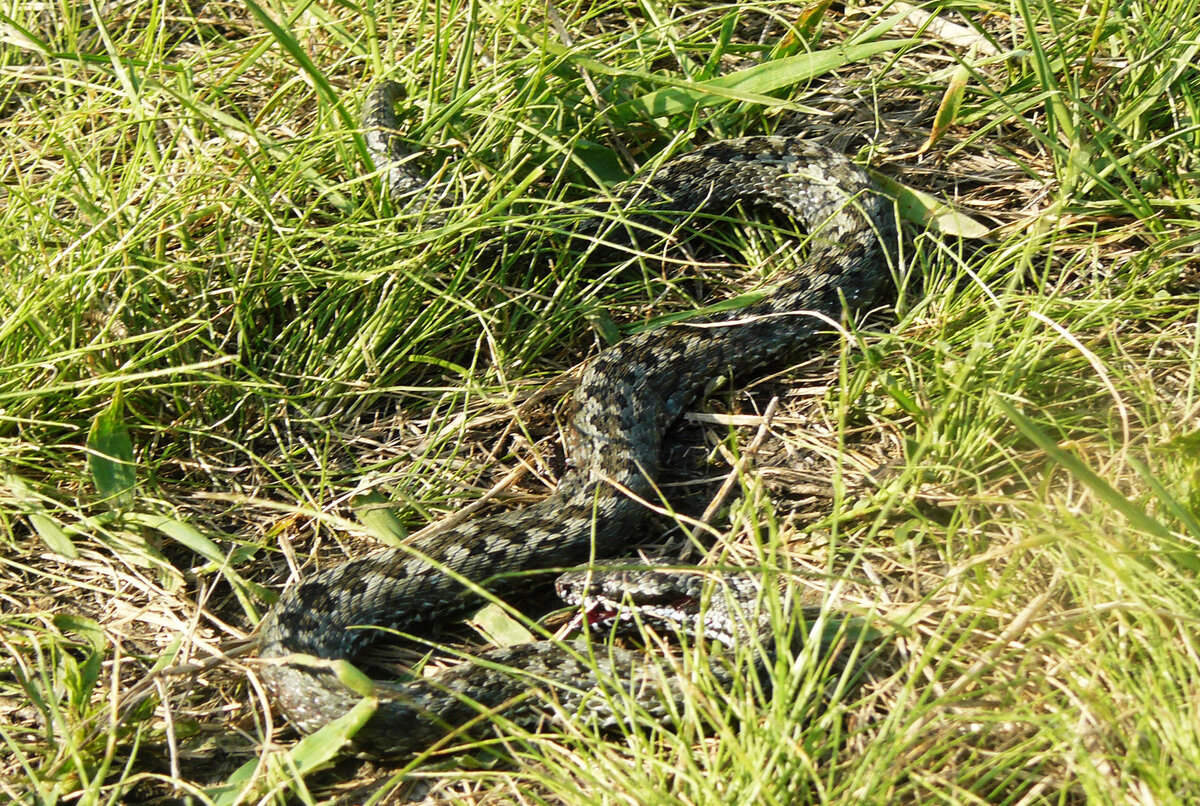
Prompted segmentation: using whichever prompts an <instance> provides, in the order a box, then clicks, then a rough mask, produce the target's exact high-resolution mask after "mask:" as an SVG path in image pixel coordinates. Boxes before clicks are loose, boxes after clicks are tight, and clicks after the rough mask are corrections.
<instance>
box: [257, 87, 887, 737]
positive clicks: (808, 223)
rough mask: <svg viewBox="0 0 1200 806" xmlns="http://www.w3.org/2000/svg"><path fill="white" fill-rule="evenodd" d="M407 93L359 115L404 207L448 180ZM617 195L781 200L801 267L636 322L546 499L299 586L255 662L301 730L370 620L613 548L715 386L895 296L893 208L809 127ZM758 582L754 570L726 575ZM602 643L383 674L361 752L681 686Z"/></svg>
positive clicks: (651, 202)
mask: <svg viewBox="0 0 1200 806" xmlns="http://www.w3.org/2000/svg"><path fill="white" fill-rule="evenodd" d="M400 93H401V91H400V89H399V87H398V85H396V84H394V83H392V82H385V83H383V84H381V85H378V86H377V87H375V88H373V89H372V90H371V92H370V94H369V96H368V98H367V100H366V102H365V104H364V112H363V127H364V130H365V131H366V134H367V144H368V149H369V153H370V154H371V156H372V157H373V159H374V161H375V163H376V168H377V169H379V170H380V172H381V173H382V174H383V175H384V176H385V177H386V181H387V182H388V185H389V188H390V190H391V192H392V194H393V195H394V196H395V197H396V198H397V199H403V200H406V201H407V204H408V205H409V206H410V208H411V206H414V205H425V206H430V205H431V202H430V198H431V195H432V194H433V193H435V192H437V189H436V188H434V187H433V186H431V185H430V184H429V183H428V182H427V181H426V180H425V179H424V178H423V177H421V175H420V174H418V173H416V172H415V171H414V170H413V169H412V168H410V167H409V166H410V165H411V160H409V158H408V155H407V154H406V153H405V152H404V151H403V150H402V149H401V148H400V146H399V143H398V142H397V139H398V138H397V137H396V136H395V130H396V127H397V124H396V116H395V105H396V102H397V101H398V99H399V98H400ZM616 198H617V203H618V206H623V207H632V206H635V205H636V206H637V208H638V210H639V211H645V210H649V211H651V212H652V213H653V214H654V215H655V216H656V217H657V218H658V219H659V220H661V217H662V213H664V212H667V211H674V212H677V213H679V214H680V215H681V216H683V217H686V216H690V215H692V214H696V213H699V214H702V215H717V216H720V215H729V214H731V213H733V212H734V210H735V208H736V207H737V206H738V205H740V206H741V207H742V208H758V209H765V210H767V211H772V210H773V211H775V212H776V213H782V214H783V215H785V216H787V217H789V218H790V219H792V220H794V221H796V222H797V223H798V224H799V225H801V226H802V227H803V228H804V229H806V230H807V231H809V232H810V233H816V235H815V236H814V237H813V238H812V239H811V240H812V245H811V247H810V255H809V257H808V259H807V260H806V261H804V263H803V265H802V266H801V267H799V268H798V269H796V270H795V271H793V272H790V273H788V274H787V275H786V276H783V277H778V278H775V285H774V286H773V287H772V288H771V289H770V290H769V292H768V293H766V294H765V296H763V297H762V298H761V299H760V300H759V301H758V302H755V303H754V304H751V305H749V306H747V307H743V308H740V309H738V310H736V311H733V312H731V313H728V314H722V315H720V316H718V317H716V318H715V319H710V320H709V321H708V322H707V323H705V324H696V323H688V324H675V325H671V326H667V327H662V328H659V329H655V330H650V331H645V332H641V333H638V334H637V335H634V336H632V337H629V338H626V339H624V340H623V341H621V342H619V343H617V344H615V345H614V346H612V347H609V348H608V349H605V350H603V351H602V352H600V353H599V354H598V355H596V356H594V357H593V358H592V359H590V360H589V361H588V363H587V365H586V367H585V368H584V370H583V373H582V376H581V378H580V381H579V386H578V389H577V391H576V393H575V399H574V414H573V417H572V418H571V420H570V424H569V428H568V436H567V440H568V445H567V449H568V451H567V452H568V466H567V469H566V470H565V472H563V474H562V476H561V478H560V479H559V481H558V484H557V487H556V489H555V491H554V492H553V493H552V494H551V495H549V496H548V497H547V498H545V499H544V500H543V501H541V502H540V503H538V504H536V505H534V506H531V507H528V508H525V509H520V510H515V511H506V512H501V513H499V514H496V515H491V516H487V517H482V518H479V519H476V520H474V521H470V522H467V523H465V524H463V525H459V526H455V527H454V528H452V529H450V530H448V531H443V532H440V533H436V534H432V535H430V536H428V537H425V538H423V539H422V540H420V541H418V542H416V543H415V544H413V545H411V546H408V547H405V548H390V549H386V550H381V551H377V552H374V553H371V554H368V555H367V556H364V557H361V558H358V559H353V560H350V561H348V562H345V563H343V564H341V565H338V566H335V567H332V568H329V569H327V570H322V571H320V572H319V573H317V574H315V575H313V576H311V577H309V578H308V579H306V580H304V581H303V582H301V583H300V584H297V585H295V586H293V587H292V588H291V589H290V590H288V591H287V592H286V593H285V594H284V595H283V596H282V597H281V598H280V600H279V601H278V603H277V604H276V605H275V606H274V607H273V608H272V609H271V611H270V612H269V613H268V614H267V616H266V617H265V618H264V620H263V622H262V625H261V628H260V644H259V655H260V657H261V658H262V659H264V661H265V662H264V663H263V665H262V671H261V675H262V678H263V680H264V681H265V683H266V684H267V688H268V691H269V692H270V694H271V696H272V698H273V701H274V703H275V704H276V706H277V707H278V709H279V710H280V711H281V712H282V713H283V714H284V715H285V716H286V717H287V719H288V720H289V721H290V722H291V724H292V725H294V726H295V727H296V728H298V729H299V730H300V731H302V732H306V733H307V732H311V731H314V730H316V729H318V728H320V727H321V726H323V725H325V724H327V723H328V722H329V721H330V720H332V719H335V718H337V717H339V716H341V715H342V714H344V713H346V712H347V711H348V710H349V709H350V708H351V707H352V706H353V705H354V704H355V703H356V702H358V701H359V695H358V694H355V693H354V692H353V691H351V690H349V689H347V688H346V686H345V685H344V684H343V683H342V682H341V681H340V680H339V678H338V677H337V676H336V675H335V674H334V673H333V671H331V668H330V667H331V664H330V663H329V661H330V660H336V659H350V658H353V657H354V656H355V655H357V654H358V653H359V652H360V651H361V650H362V649H363V648H364V647H365V646H366V645H368V644H369V643H370V642H371V641H372V640H374V638H375V636H376V635H378V634H379V631H378V630H372V629H369V628H371V627H383V628H392V629H397V630H401V631H404V632H418V631H420V630H427V629H429V628H430V627H432V626H434V625H436V624H438V623H442V622H444V621H445V620H447V619H450V618H452V617H454V616H455V615H459V614H462V613H463V612H464V611H466V610H468V609H470V608H471V607H473V606H475V607H477V606H479V604H480V603H481V600H480V598H479V596H478V595H477V594H476V593H472V592H471V591H470V590H468V588H467V587H466V586H464V585H463V584H462V581H461V580H462V579H467V580H472V581H473V582H475V583H477V584H478V585H481V586H483V587H484V588H485V589H487V590H488V591H490V592H492V593H494V594H496V595H497V596H500V597H504V596H508V595H511V594H514V593H519V592H523V591H524V590H526V589H528V588H529V587H530V577H529V575H528V573H527V572H530V571H534V570H537V569H544V568H548V567H564V566H573V565H582V564H586V563H588V562H589V561H590V560H592V559H594V558H597V557H611V556H613V555H614V554H616V553H618V552H619V551H620V550H621V548H622V547H623V546H625V545H626V544H628V543H630V542H632V541H633V540H634V538H635V536H636V533H637V529H638V525H639V523H640V522H641V520H642V518H643V516H644V514H645V511H646V510H645V506H644V504H642V503H639V501H638V500H637V499H639V498H642V499H645V498H652V497H653V495H654V490H653V481H654V478H655V476H656V473H657V470H658V467H659V459H660V457H659V453H660V446H661V444H662V440H663V435H664V432H665V431H666V430H667V429H668V428H669V427H670V426H671V425H672V424H673V423H674V422H675V421H676V420H677V419H678V418H679V417H680V415H681V414H682V412H683V411H684V408H685V407H686V406H688V405H690V404H691V403H692V402H694V401H695V399H696V398H697V396H698V395H699V394H700V393H701V392H702V390H703V389H704V387H705V385H706V383H708V382H709V381H710V380H711V379H713V378H715V377H718V376H720V375H721V374H722V373H727V372H734V373H736V374H737V375H739V376H741V377H745V376H746V375H748V374H751V373H754V372H756V371H758V370H761V368H763V367H764V366H766V365H768V364H772V363H775V362H778V361H780V360H782V359H785V358H791V357H798V356H801V355H803V354H804V353H805V352H806V351H808V350H811V349H812V348H813V347H814V346H815V345H817V344H819V343H820V341H821V340H823V339H827V334H828V331H829V330H830V327H829V320H831V319H832V320H835V321H836V320H838V319H840V318H841V317H842V315H843V312H845V311H849V312H856V311H863V310H866V309H869V308H871V307H873V306H876V305H879V304H882V303H884V302H886V301H887V299H888V298H889V297H890V296H891V294H892V293H893V283H892V280H891V273H890V269H889V266H888V261H889V252H890V250H891V248H892V244H893V243H894V242H895V240H896V238H897V233H896V227H895V222H894V218H893V215H892V213H891V209H890V205H889V204H888V203H887V202H885V200H884V199H883V198H882V197H881V196H880V195H879V194H878V192H877V190H876V189H875V188H874V187H873V186H872V183H871V181H870V179H869V178H868V177H867V175H866V174H865V173H864V172H863V171H862V170H861V169H859V168H857V167H856V166H855V165H853V164H852V163H851V162H850V161H849V160H847V159H846V158H845V157H843V156H841V155H838V154H836V153H834V152H831V151H829V150H827V149H825V148H823V147H820V146H817V145H813V144H810V143H807V142H805V141H803V140H801V139H798V138H792V137H778V136H760V137H745V138H741V139H735V140H726V141H717V142H712V143H709V144H707V145H703V146H701V147H699V148H697V149H695V150H694V151H692V152H690V153H687V154H685V155H683V156H680V157H677V158H675V159H673V160H671V161H668V162H666V163H664V164H663V165H662V167H661V168H660V169H659V170H657V171H656V172H654V173H653V175H652V176H650V178H649V179H648V180H644V181H631V182H629V183H627V184H626V185H625V186H624V187H623V188H622V189H620V190H619V191H618V192H617V195H616ZM433 205H436V202H434V203H433ZM685 578H686V575H685ZM692 581H693V582H694V581H695V578H693V580H692ZM751 582H752V580H750V579H748V577H747V576H745V575H741V576H740V577H739V578H737V579H735V580H734V581H733V582H731V583H728V584H733V585H735V586H741V585H743V584H747V583H751ZM751 587H753V585H752V584H751ZM592 594H594V591H593V592H592ZM589 595H591V594H588V593H587V592H585V593H584V594H582V596H583V597H584V598H588V596H589ZM579 596H580V595H577V598H579ZM591 598H592V599H595V596H594V595H591ZM594 654H595V658H594V659H593V660H592V661H590V662H587V663H585V662H584V661H583V660H582V658H586V657H588V652H587V649H586V647H583V648H581V647H580V646H575V647H572V646H571V645H570V644H568V645H565V646H564V645H563V644H561V643H556V642H551V641H539V642H534V643H528V644H523V645H518V646H514V647H508V648H503V649H493V650H490V651H487V652H484V653H481V654H480V655H479V656H477V657H475V658H473V659H470V660H468V661H467V662H464V663H463V664H461V665H459V666H456V667H453V668H451V669H448V670H445V671H442V672H439V673H438V674H436V675H433V676H430V677H425V678H418V679H416V680H412V681H409V682H405V683H398V684H385V683H377V684H376V689H377V692H378V696H379V699H380V705H379V707H378V709H377V710H376V712H375V713H374V715H373V716H372V717H371V719H370V720H369V722H368V723H367V724H366V725H365V726H364V727H363V729H362V730H361V731H360V732H359V733H358V734H357V735H356V736H355V738H354V741H355V744H356V745H357V747H358V749H359V750H360V751H362V752H366V753H369V754H372V755H384V756H389V755H405V754H409V753H412V752H418V751H420V750H422V749H423V748H426V747H428V746H429V745H431V744H433V743H435V742H436V741H438V740H439V739H441V738H443V737H444V736H445V735H446V734H447V732H448V731H451V730H453V729H455V728H457V727H460V726H463V725H464V724H466V723H468V722H470V721H471V720H473V719H477V718H478V716H479V714H480V713H481V709H497V710H500V711H502V712H503V716H504V717H505V718H506V719H507V720H510V721H511V722H513V723H516V724H518V725H521V726H524V727H527V728H534V727H536V726H537V725H538V724H539V723H540V721H542V720H544V719H546V718H547V716H553V715H554V714H567V715H579V714H580V713H581V712H582V713H583V714H584V715H587V714H591V715H592V716H593V717H594V718H597V719H599V720H600V721H601V723H602V724H607V723H615V722H616V721H618V720H619V719H620V717H619V716H618V715H616V714H613V713H611V711H610V709H609V699H608V698H607V697H604V696H601V695H598V693H597V691H596V690H595V689H596V688H597V686H600V685H602V684H604V681H608V682H607V685H610V686H611V685H614V683H613V681H617V682H616V683H615V685H621V686H624V687H625V688H626V689H627V690H628V691H630V692H631V693H632V694H633V695H634V696H635V697H637V698H638V701H639V703H641V704H643V705H644V706H645V707H646V708H647V709H648V710H649V711H650V712H651V713H652V714H655V713H661V712H662V711H663V709H664V703H665V702H668V701H670V700H671V699H673V698H677V697H678V696H679V692H678V691H676V690H674V688H673V684H672V683H671V682H670V681H669V680H668V682H667V684H666V688H667V690H665V691H664V690H663V684H662V682H661V681H662V679H663V675H662V673H661V671H658V670H647V669H646V666H647V664H646V663H645V661H644V660H642V659H641V658H642V656H641V655H640V654H638V653H634V652H632V651H630V650H626V649H621V648H616V647H611V648H606V649H605V651H604V652H597V653H594ZM668 678H669V675H668Z"/></svg>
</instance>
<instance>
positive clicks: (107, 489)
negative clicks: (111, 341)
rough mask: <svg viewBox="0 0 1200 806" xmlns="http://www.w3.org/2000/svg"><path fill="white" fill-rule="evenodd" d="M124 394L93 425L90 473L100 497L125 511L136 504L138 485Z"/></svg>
mask: <svg viewBox="0 0 1200 806" xmlns="http://www.w3.org/2000/svg"><path fill="white" fill-rule="evenodd" d="M124 408H125V407H124V404H123V403H122V401H121V393H120V391H118V392H117V394H116V395H114V396H113V400H112V403H111V404H110V405H109V407H108V408H107V409H105V410H104V411H102V412H101V413H100V414H99V415H98V416H97V417H96V419H95V420H93V421H92V428H91V430H90V431H89V432H88V439H87V447H88V469H89V470H90V471H91V474H92V483H93V484H95V485H96V491H97V492H99V493H100V497H101V498H102V499H103V500H104V501H105V502H106V503H107V504H109V505H110V506H113V507H117V508H121V509H124V508H126V507H129V506H130V505H132V504H133V490H134V486H135V485H136V484H137V475H136V474H135V473H134V464H133V441H132V440H131V439H130V438H129V429H127V428H126V427H125V421H124V418H123V413H124Z"/></svg>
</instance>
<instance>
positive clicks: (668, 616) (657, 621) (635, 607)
mask: <svg viewBox="0 0 1200 806" xmlns="http://www.w3.org/2000/svg"><path fill="white" fill-rule="evenodd" d="M698 604H699V603H698V602H697V601H696V600H695V599H694V598H693V597H690V596H680V597H676V598H672V599H669V600H661V601H654V602H650V603H637V602H614V601H612V600H610V599H604V598H600V597H591V598H589V599H588V600H587V601H586V602H585V603H584V605H583V621H584V624H585V625H586V627H587V629H588V630H589V631H591V632H593V633H609V632H612V631H613V630H614V629H615V630H617V631H628V630H629V629H631V628H632V625H634V624H635V623H636V622H639V621H640V622H643V623H648V624H652V625H668V626H670V627H672V628H678V627H679V626H680V625H681V624H682V623H683V622H684V621H685V620H686V619H687V618H688V614H689V613H694V612H695V610H696V608H697V606H698Z"/></svg>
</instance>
